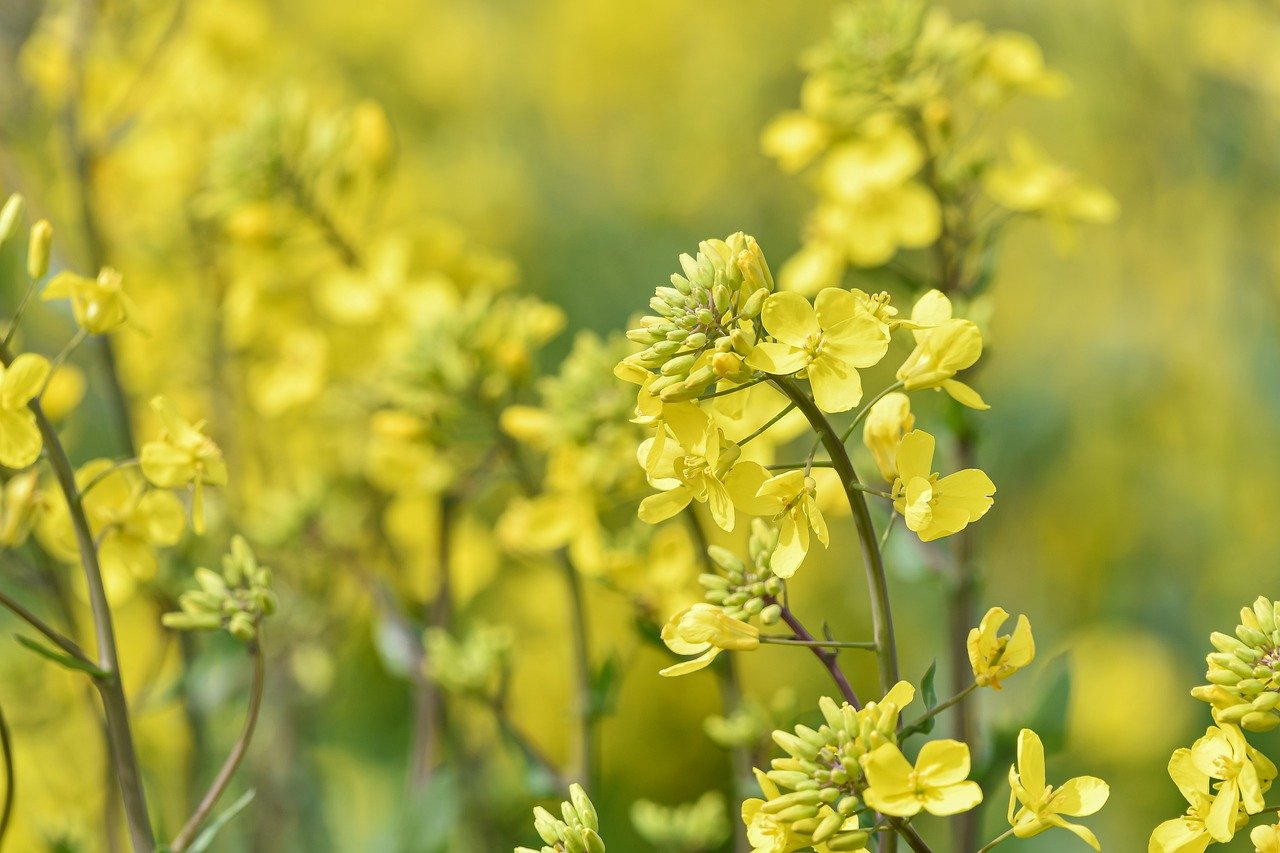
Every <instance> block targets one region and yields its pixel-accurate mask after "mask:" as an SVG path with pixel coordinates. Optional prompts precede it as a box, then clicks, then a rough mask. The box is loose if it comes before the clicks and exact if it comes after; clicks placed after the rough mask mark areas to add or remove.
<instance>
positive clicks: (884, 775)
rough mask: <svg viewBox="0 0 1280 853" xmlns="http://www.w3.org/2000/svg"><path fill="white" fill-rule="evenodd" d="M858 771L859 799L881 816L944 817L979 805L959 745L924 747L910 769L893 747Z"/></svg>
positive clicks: (939, 742)
mask: <svg viewBox="0 0 1280 853" xmlns="http://www.w3.org/2000/svg"><path fill="white" fill-rule="evenodd" d="M862 769H863V772H864V773H866V776H867V789H866V791H865V792H864V793H863V799H864V800H865V801H866V803H867V805H868V806H870V807H871V808H873V809H875V810H876V811H878V812H882V813H884V814H888V815H896V816H898V817H911V816H912V815H915V814H917V813H919V812H920V811H921V810H922V809H923V810H924V811H927V812H929V814H933V815H938V816H940V817H946V816H948V815H953V814H959V813H960V812H964V811H968V810H969V809H971V808H973V807H974V806H976V805H977V804H978V803H980V802H982V789H981V788H980V787H978V783H977V782H974V781H972V780H970V779H969V778H968V777H969V747H968V746H967V745H966V744H963V743H960V742H959V741H954V740H933V741H929V742H928V743H926V744H925V745H924V746H923V747H921V749H920V755H919V756H918V757H917V758H916V763H915V765H914V766H912V765H911V764H910V763H909V762H908V761H907V759H906V758H905V757H904V756H903V755H902V752H901V750H899V749H898V747H897V746H896V745H895V744H892V743H886V744H882V745H881V746H878V747H876V749H875V750H874V751H872V752H870V753H868V754H866V755H864V756H863V757H862Z"/></svg>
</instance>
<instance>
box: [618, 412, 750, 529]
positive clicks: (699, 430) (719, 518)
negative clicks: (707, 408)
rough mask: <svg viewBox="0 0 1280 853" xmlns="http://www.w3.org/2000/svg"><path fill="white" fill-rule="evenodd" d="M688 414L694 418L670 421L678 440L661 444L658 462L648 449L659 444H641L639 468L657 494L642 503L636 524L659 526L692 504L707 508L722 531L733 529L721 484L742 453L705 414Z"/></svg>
mask: <svg viewBox="0 0 1280 853" xmlns="http://www.w3.org/2000/svg"><path fill="white" fill-rule="evenodd" d="M692 413H694V414H696V415H697V417H696V418H691V419H689V420H684V419H681V420H680V421H679V422H676V421H671V422H669V424H670V426H671V427H672V431H673V432H674V433H675V438H676V441H675V442H669V441H664V442H663V443H662V444H661V445H660V446H661V448H662V450H661V453H660V454H658V455H657V457H656V458H655V455H654V454H653V452H652V448H653V446H654V444H655V443H656V442H657V441H658V439H655V438H649V439H645V440H644V441H643V442H641V444H640V447H639V449H638V451H637V456H638V458H639V460H640V464H641V465H643V466H645V468H646V470H647V472H648V474H649V482H650V483H651V484H652V485H654V486H655V487H657V488H658V489H660V490H661V491H659V492H658V493H657V494H656V495H650V496H649V497H647V498H645V499H644V500H643V501H641V502H640V509H639V511H638V514H639V517H640V520H641V521H643V522H645V523H647V524H658V523H660V522H663V521H666V520H667V519H668V518H671V517H672V516H674V515H675V514H676V513H678V512H680V511H681V510H683V509H684V508H685V507H687V506H688V505H689V504H690V502H692V501H695V500H696V501H698V502H699V503H705V504H707V506H708V507H709V508H710V510H711V517H712V518H713V519H714V520H715V522H716V524H717V525H718V526H719V527H720V529H722V530H733V525H734V521H735V513H734V509H733V500H732V498H731V497H730V495H729V490H728V488H726V486H725V482H724V481H725V477H726V476H727V475H728V474H729V472H730V471H731V470H732V468H733V465H734V463H735V462H736V461H737V459H738V456H739V455H740V451H739V449H738V446H737V445H736V444H734V443H733V442H731V441H728V440H727V439H726V438H725V437H724V431H723V430H721V429H720V428H719V427H718V426H716V425H715V424H713V423H711V421H710V419H709V418H707V416H706V415H705V414H703V413H702V412H701V411H699V410H698V409H696V408H694V409H693V410H692ZM659 432H660V433H661V430H660V431H659Z"/></svg>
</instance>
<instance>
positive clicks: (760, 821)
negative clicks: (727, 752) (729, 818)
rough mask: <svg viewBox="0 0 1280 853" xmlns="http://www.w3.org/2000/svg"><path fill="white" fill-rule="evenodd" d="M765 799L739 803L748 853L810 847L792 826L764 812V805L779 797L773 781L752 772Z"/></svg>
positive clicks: (779, 852) (783, 852)
mask: <svg viewBox="0 0 1280 853" xmlns="http://www.w3.org/2000/svg"><path fill="white" fill-rule="evenodd" d="M752 770H753V772H754V773H755V775H756V781H757V782H758V783H759V784H760V790H761V791H762V792H763V793H764V799H761V798H759V797H752V798H750V799H747V800H743V802H742V822H743V823H744V824H746V827H747V843H748V844H750V845H751V853H793V851H796V850H803V849H804V848H806V847H809V846H810V845H809V842H810V838H809V836H807V835H804V834H803V833H800V832H797V831H796V830H795V829H794V827H793V825H792V822H790V821H784V820H782V819H781V818H780V817H779V816H778V814H777V813H775V812H769V811H765V810H764V808H763V807H764V805H765V803H767V802H769V801H770V800H776V799H778V798H779V797H780V796H782V792H781V791H779V790H778V786H777V785H775V784H774V782H773V780H772V779H770V778H769V777H768V776H766V775H765V774H764V773H763V772H761V771H760V770H758V769H755V768H752Z"/></svg>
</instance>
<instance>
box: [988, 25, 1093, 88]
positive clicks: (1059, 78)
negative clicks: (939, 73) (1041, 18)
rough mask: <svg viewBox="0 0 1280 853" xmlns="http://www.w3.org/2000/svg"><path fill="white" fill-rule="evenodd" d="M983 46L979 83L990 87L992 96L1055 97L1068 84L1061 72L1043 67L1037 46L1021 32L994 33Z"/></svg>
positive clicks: (1040, 52) (1042, 58) (1042, 56)
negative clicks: (983, 54)
mask: <svg viewBox="0 0 1280 853" xmlns="http://www.w3.org/2000/svg"><path fill="white" fill-rule="evenodd" d="M986 47H987V50H986V56H984V57H983V58H982V65H981V67H980V69H979V72H978V73H979V82H980V83H986V84H988V85H989V86H990V87H991V89H992V90H993V91H991V92H990V93H989V94H990V97H992V98H1000V97H1007V96H1008V95H1011V94H1015V93H1017V92H1026V93H1028V94H1032V95H1039V96H1041V97H1056V96H1058V95H1061V94H1063V93H1064V92H1065V91H1066V89H1067V88H1068V87H1069V86H1070V83H1069V81H1068V80H1067V78H1066V77H1065V76H1064V75H1062V74H1060V73H1058V72H1057V71H1051V70H1049V69H1047V68H1045V65H1044V52H1043V51H1042V50H1041V49H1040V45H1038V44H1036V42H1035V40H1034V39H1032V38H1031V37H1030V36H1027V35H1025V34H1024V33H1018V32H1010V31H1006V32H1000V33H994V34H993V35H992V36H991V38H990V39H989V40H988V42H987V46H986Z"/></svg>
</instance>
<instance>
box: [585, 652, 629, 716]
mask: <svg viewBox="0 0 1280 853" xmlns="http://www.w3.org/2000/svg"><path fill="white" fill-rule="evenodd" d="M621 675H622V667H621V666H620V665H619V663H618V656H617V655H610V656H609V657H608V658H607V659H606V660H605V662H604V663H602V664H601V665H600V668H599V669H597V670H596V671H595V674H594V675H593V676H592V677H591V697H590V707H589V708H588V709H587V710H588V713H589V714H590V715H591V717H592V718H593V719H599V718H601V717H605V716H608V715H609V714H612V713H613V710H614V707H615V706H616V705H617V704H618V688H619V687H620V686H621V684H622V678H621Z"/></svg>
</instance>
